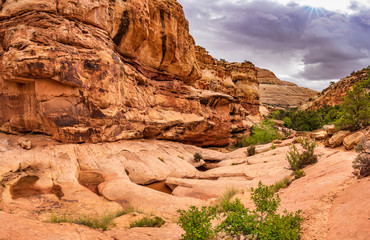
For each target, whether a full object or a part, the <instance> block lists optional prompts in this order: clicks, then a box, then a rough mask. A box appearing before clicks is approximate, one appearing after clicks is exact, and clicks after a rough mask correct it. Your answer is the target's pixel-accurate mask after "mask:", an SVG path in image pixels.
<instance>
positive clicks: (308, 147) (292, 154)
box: [286, 138, 317, 172]
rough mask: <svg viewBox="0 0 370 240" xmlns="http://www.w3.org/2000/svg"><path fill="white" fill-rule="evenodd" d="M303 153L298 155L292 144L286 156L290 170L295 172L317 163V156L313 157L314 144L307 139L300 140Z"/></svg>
mask: <svg viewBox="0 0 370 240" xmlns="http://www.w3.org/2000/svg"><path fill="white" fill-rule="evenodd" d="M299 141H300V143H301V146H302V148H303V152H302V153H300V152H299V151H298V149H297V147H296V146H295V145H294V144H293V145H291V146H290V148H289V151H288V153H287V155H286V159H287V160H288V162H289V165H290V168H291V169H292V170H293V171H294V172H297V171H298V170H300V169H302V168H304V167H305V166H308V165H310V164H314V163H317V155H315V148H316V142H315V140H309V139H308V138H304V139H300V140H299Z"/></svg>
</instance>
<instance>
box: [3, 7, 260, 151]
mask: <svg viewBox="0 0 370 240" xmlns="http://www.w3.org/2000/svg"><path fill="white" fill-rule="evenodd" d="M0 20H1V21H0V46H1V48H0V57H1V63H0V99H1V102H2V103H1V107H0V130H1V131H3V132H41V133H46V134H50V135H52V136H53V137H54V138H55V139H57V140H59V141H64V142H86V141H88V142H99V141H116V140H120V139H138V138H157V139H165V140H174V141H182V142H191V143H193V144H196V145H202V146H208V145H227V144H228V143H229V140H230V136H231V134H230V133H231V132H232V125H233V124H234V122H237V124H238V126H242V125H243V123H242V121H243V120H244V119H243V118H244V116H246V115H247V114H254V115H258V111H257V110H256V109H257V108H255V107H254V105H256V104H257V105H258V99H256V97H255V96H254V95H253V94H256V93H257V90H255V91H253V92H252V95H250V92H249V90H248V89H249V88H250V86H247V85H248V84H249V83H250V82H249V80H246V79H247V78H246V77H245V76H239V75H243V74H244V73H241V71H249V68H251V67H252V65H251V66H250V65H245V66H242V67H240V66H237V67H231V70H230V71H233V72H235V74H234V77H233V78H234V80H235V79H236V78H238V79H239V78H240V79H239V80H241V81H239V80H238V84H234V89H233V91H232V92H234V94H232V95H230V94H231V93H230V94H228V93H229V92H227V91H226V93H225V91H221V92H215V91H214V90H213V91H210V90H207V91H203V90H201V89H196V88H194V87H193V86H199V84H194V81H195V80H197V79H199V78H200V77H201V71H200V69H199V67H198V65H197V63H196V55H195V45H194V40H193V38H192V37H191V36H190V34H189V31H188V22H187V21H186V19H185V17H184V13H183V10H182V7H181V5H179V4H178V3H177V2H176V1H175V0H166V1H159V0H139V1H124V0H116V1H108V0H100V1H90V0H84V1H75V0H58V1H57V0H48V1H44V0H43V1H35V0H27V1H16V0H7V1H2V3H0ZM225 71H226V70H225ZM230 71H229V72H230ZM227 74H229V73H227ZM253 74H254V73H252V75H253ZM237 75H238V76H237ZM253 77H254V76H253ZM253 77H252V78H253ZM252 78H251V81H252V82H253V81H255V79H252ZM252 87H253V88H257V87H258V83H255V84H254V85H253V86H252ZM202 89H206V88H202ZM211 90H212V89H211ZM234 97H237V99H235V98H234ZM234 103H236V104H234ZM241 105H244V106H247V107H245V108H246V110H247V111H249V112H243V113H240V112H241V110H240V109H241V107H240V106H241ZM250 106H252V107H250ZM230 112H231V113H232V114H234V115H235V116H241V118H240V119H239V118H238V117H237V119H233V118H232V117H231V115H230ZM239 113H240V114H239ZM244 125H245V124H244ZM243 129H246V128H245V127H244V128H243Z"/></svg>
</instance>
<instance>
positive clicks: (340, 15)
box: [178, 0, 370, 90]
mask: <svg viewBox="0 0 370 240" xmlns="http://www.w3.org/2000/svg"><path fill="white" fill-rule="evenodd" d="M178 2H180V3H181V4H182V6H183V7H184V11H185V15H186V18H187V19H188V21H189V23H190V32H191V34H192V35H193V37H194V39H195V41H196V43H197V45H200V46H203V47H205V48H206V49H207V50H208V51H209V52H210V54H211V55H212V56H213V57H216V58H223V59H226V60H228V61H244V60H249V61H251V62H253V63H254V64H255V65H256V66H258V67H261V68H267V69H270V70H271V71H273V72H274V73H275V74H276V75H277V76H278V77H279V78H280V79H282V80H287V81H291V82H294V83H297V84H298V85H300V86H305V87H309V88H312V89H315V90H322V89H323V88H325V87H327V86H328V85H329V83H330V81H337V80H339V79H340V78H343V77H345V76H347V75H349V74H350V73H351V72H352V71H357V70H360V69H362V68H363V67H367V66H368V65H370V0H178Z"/></svg>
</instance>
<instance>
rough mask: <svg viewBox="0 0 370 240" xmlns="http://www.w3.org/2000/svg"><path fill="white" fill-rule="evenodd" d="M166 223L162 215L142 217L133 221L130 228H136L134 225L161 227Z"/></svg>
mask: <svg viewBox="0 0 370 240" xmlns="http://www.w3.org/2000/svg"><path fill="white" fill-rule="evenodd" d="M165 223H166V221H164V220H163V219H162V218H160V217H154V218H150V217H145V218H142V219H140V220H138V221H135V222H133V223H131V224H130V228H134V227H158V228H159V227H161V226H162V225H164V224H165Z"/></svg>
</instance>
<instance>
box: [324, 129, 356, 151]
mask: <svg viewBox="0 0 370 240" xmlns="http://www.w3.org/2000/svg"><path fill="white" fill-rule="evenodd" d="M348 134H350V131H339V132H336V133H335V134H334V135H333V136H332V137H331V138H330V139H328V141H326V142H325V146H327V147H331V148H336V147H339V146H340V145H341V144H342V143H343V140H344V138H345V137H346V136H347V135H348Z"/></svg>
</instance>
